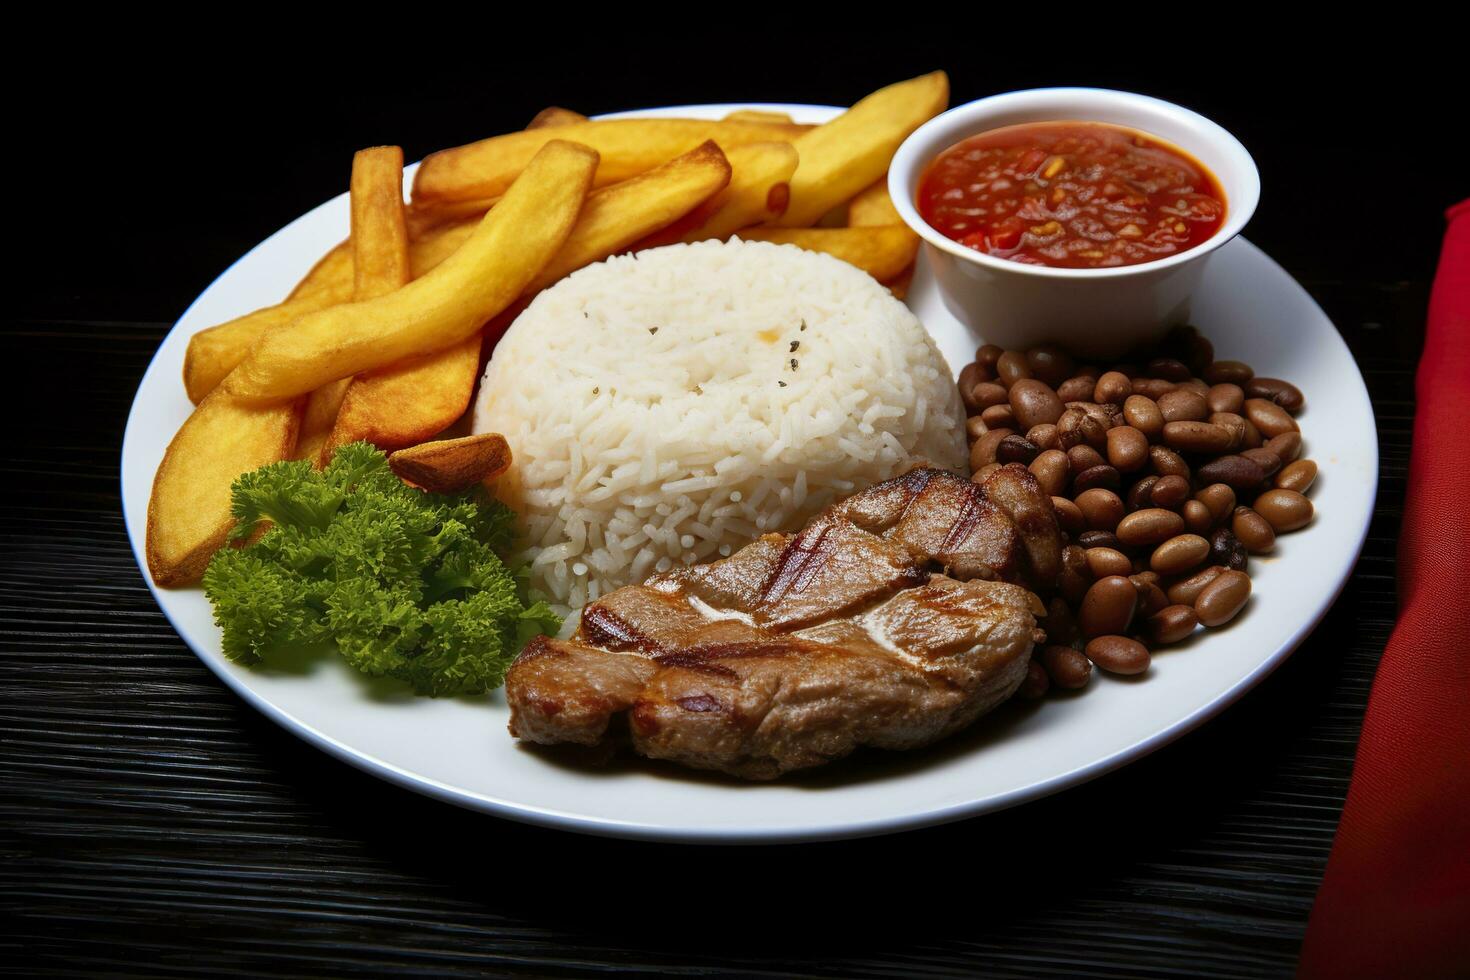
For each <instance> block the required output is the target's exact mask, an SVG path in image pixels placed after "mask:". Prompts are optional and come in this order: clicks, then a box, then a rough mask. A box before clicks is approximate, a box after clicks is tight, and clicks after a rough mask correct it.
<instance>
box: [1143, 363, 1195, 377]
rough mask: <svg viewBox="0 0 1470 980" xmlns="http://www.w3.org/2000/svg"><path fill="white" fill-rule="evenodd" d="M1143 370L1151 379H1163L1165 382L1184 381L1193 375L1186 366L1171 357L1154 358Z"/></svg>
mask: <svg viewBox="0 0 1470 980" xmlns="http://www.w3.org/2000/svg"><path fill="white" fill-rule="evenodd" d="M1143 370H1144V371H1145V372H1146V373H1147V374H1148V376H1149V377H1151V378H1163V379H1164V380H1166V381H1185V380H1188V378H1189V376H1190V374H1191V373H1193V372H1191V371H1190V370H1189V365H1188V364H1185V363H1184V362H1183V361H1180V360H1176V359H1174V358H1172V357H1156V358H1154V359H1153V360H1152V361H1149V362H1148V364H1147V365H1145V366H1144V369H1143Z"/></svg>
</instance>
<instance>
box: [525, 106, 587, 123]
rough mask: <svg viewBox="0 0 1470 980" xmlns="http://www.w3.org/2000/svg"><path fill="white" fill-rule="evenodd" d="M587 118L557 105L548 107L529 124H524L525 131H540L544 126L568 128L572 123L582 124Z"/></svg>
mask: <svg viewBox="0 0 1470 980" xmlns="http://www.w3.org/2000/svg"><path fill="white" fill-rule="evenodd" d="M586 121H587V117H586V116H584V115H582V114H581V113H580V112H573V111H572V110H571V109H563V108H562V107H561V106H559V105H549V106H547V107H546V108H545V109H542V110H541V111H540V112H538V113H536V115H535V117H533V118H532V119H531V121H530V122H528V123H526V128H527V129H542V128H544V127H546V126H570V125H572V124H573V123H584V122H586Z"/></svg>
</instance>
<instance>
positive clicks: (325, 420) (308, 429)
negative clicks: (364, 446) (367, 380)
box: [296, 146, 411, 465]
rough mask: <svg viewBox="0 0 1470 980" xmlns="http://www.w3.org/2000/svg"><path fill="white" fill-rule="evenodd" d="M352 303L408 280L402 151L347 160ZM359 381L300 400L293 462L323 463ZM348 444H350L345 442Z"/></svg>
mask: <svg viewBox="0 0 1470 980" xmlns="http://www.w3.org/2000/svg"><path fill="white" fill-rule="evenodd" d="M350 187H351V205H352V217H351V221H352V224H351V227H352V234H351V237H350V238H349V239H348V241H349V243H350V244H351V246H352V268H353V272H354V274H353V294H352V298H353V299H354V300H365V299H373V298H374V297H376V296H382V295H383V294H385V293H391V292H392V291H393V290H395V289H397V288H398V287H399V286H402V285H403V284H404V283H406V282H408V280H409V277H410V275H411V269H410V264H409V258H408V228H407V226H406V224H405V222H404V216H403V150H402V149H401V148H400V147H397V146H375V147H371V148H369V149H366V150H359V151H358V152H357V155H356V156H354V157H353V158H352V182H351V185H350ZM361 384H362V383H361V381H360V380H358V379H352V378H342V379H339V380H337V381H333V382H331V383H330V384H325V385H322V386H321V387H320V388H318V389H317V390H316V391H313V392H312V393H311V395H310V397H309V398H307V401H306V412H305V414H304V415H303V416H302V419H301V435H300V436H299V437H298V438H297V440H296V458H297V459H309V460H311V461H312V462H313V463H318V464H321V465H325V463H326V461H327V460H328V459H330V453H331V449H332V448H333V447H332V446H329V445H328V437H329V436H331V435H332V434H333V430H334V427H335V426H336V424H337V414H338V411H339V410H340V409H341V407H342V402H343V399H344V398H346V397H347V394H348V391H349V390H350V389H352V388H356V387H361ZM349 441H350V440H349Z"/></svg>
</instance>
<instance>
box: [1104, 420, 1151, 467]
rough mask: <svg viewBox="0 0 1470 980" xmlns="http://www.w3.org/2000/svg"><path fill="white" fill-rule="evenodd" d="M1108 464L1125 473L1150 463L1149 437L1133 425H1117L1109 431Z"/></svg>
mask: <svg viewBox="0 0 1470 980" xmlns="http://www.w3.org/2000/svg"><path fill="white" fill-rule="evenodd" d="M1107 440H1108V462H1109V463H1111V464H1112V465H1113V466H1114V467H1115V468H1116V469H1118V470H1120V471H1121V472H1124V473H1131V472H1132V471H1134V470H1136V469H1138V468H1140V467H1141V466H1143V464H1144V463H1145V462H1147V461H1148V436H1146V435H1144V434H1143V433H1142V432H1140V431H1138V430H1137V429H1135V428H1134V427H1133V426H1131V425H1116V426H1114V427H1113V428H1111V429H1109V430H1108V435H1107Z"/></svg>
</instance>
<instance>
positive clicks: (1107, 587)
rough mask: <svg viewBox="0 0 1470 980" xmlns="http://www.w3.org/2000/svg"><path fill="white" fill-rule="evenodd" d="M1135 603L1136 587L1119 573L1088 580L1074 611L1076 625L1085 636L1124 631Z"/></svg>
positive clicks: (1131, 615)
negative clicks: (1083, 594)
mask: <svg viewBox="0 0 1470 980" xmlns="http://www.w3.org/2000/svg"><path fill="white" fill-rule="evenodd" d="M1137 605H1138V590H1137V589H1135V588H1134V587H1133V583H1132V582H1130V581H1128V579H1127V578H1125V577H1123V576H1122V575H1109V576H1107V577H1106V578H1100V579H1098V580H1097V581H1096V582H1093V583H1092V586H1091V587H1090V588H1089V589H1088V590H1087V594H1086V595H1085V596H1083V597H1082V605H1081V606H1080V607H1079V608H1078V610H1077V625H1078V627H1079V628H1080V629H1081V630H1082V635H1083V636H1086V637H1093V636H1104V635H1106V634H1109V633H1126V632H1127V631H1128V624H1129V623H1130V622H1132V621H1133V610H1134V609H1135V608H1136V607H1137Z"/></svg>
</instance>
